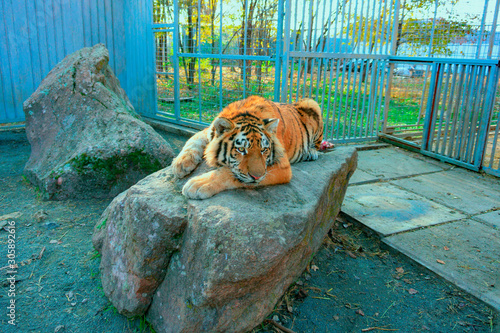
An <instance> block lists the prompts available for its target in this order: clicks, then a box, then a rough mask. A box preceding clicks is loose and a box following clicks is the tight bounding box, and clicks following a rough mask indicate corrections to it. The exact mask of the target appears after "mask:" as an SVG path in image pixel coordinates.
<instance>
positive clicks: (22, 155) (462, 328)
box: [0, 130, 500, 333]
mask: <svg viewBox="0 0 500 333" xmlns="http://www.w3.org/2000/svg"><path fill="white" fill-rule="evenodd" d="M162 135H164V136H165V137H166V138H167V139H168V140H169V141H170V142H171V143H172V144H173V145H174V146H175V149H176V150H177V151H178V149H179V147H181V146H182V144H183V142H184V140H185V138H182V137H176V136H173V135H169V134H165V133H162ZM29 154H30V147H29V143H28V142H27V139H26V135H25V133H24V131H23V130H19V131H16V132H13V131H1V132H0V216H3V215H5V214H12V213H15V214H14V215H13V216H12V217H11V218H10V219H9V220H8V221H14V222H15V226H14V227H13V228H11V229H8V227H9V225H7V226H5V228H4V229H1V230H0V253H2V254H1V256H0V258H1V259H0V267H1V268H0V276H2V279H1V281H2V287H1V288H2V290H1V292H0V309H1V310H0V311H1V312H3V313H0V331H1V332H113V333H115V332H151V331H152V330H151V328H150V327H149V325H148V323H147V322H146V321H145V320H144V318H135V319H127V318H125V317H123V316H121V315H120V314H118V313H117V312H116V310H115V308H114V307H113V305H112V304H111V303H110V302H109V301H108V300H107V298H106V297H105V296H104V293H103V291H102V288H101V284H100V277H99V258H98V257H97V256H96V251H95V250H94V249H93V247H92V243H91V237H92V231H93V227H94V223H95V222H96V221H97V219H98V217H99V216H100V214H101V213H102V212H103V210H104V209H105V208H106V206H107V205H108V204H109V202H110V201H111V199H108V200H85V201H79V200H67V201H62V202H54V201H43V200H42V199H41V196H40V193H39V192H38V191H37V189H35V188H34V187H33V186H31V185H30V184H29V183H28V182H27V181H26V180H25V179H24V177H23V174H22V170H23V167H24V164H25V163H26V161H27V160H28V158H29ZM0 223H1V222H0ZM12 229H14V234H15V260H16V263H17V264H18V266H19V268H18V269H17V270H16V273H8V271H9V268H6V266H7V260H8V258H7V251H8V245H9V243H8V242H9V238H8V235H9V234H12V233H13V232H12ZM7 230H11V231H10V232H9V231H7ZM11 238H12V237H11ZM11 276H14V278H15V284H11V283H10V282H11V281H12V280H10V279H8V278H10V277H11ZM11 292H15V297H11V296H9V293H11ZM12 299H15V323H16V326H13V325H11V324H9V323H8V322H9V320H10V318H9V317H8V313H9V312H8V311H9V309H7V306H9V304H10V302H11V300H12ZM268 320H272V321H274V322H275V323H277V324H278V325H282V326H284V327H286V328H288V329H291V330H293V331H294V332H341V333H342V332H388V331H389V332H499V331H500V326H499V323H498V314H497V313H495V312H494V311H493V310H492V309H490V308H489V307H487V306H486V305H485V304H483V303H482V302H480V301H478V300H477V299H475V298H473V297H471V296H469V295H468V294H466V293H465V292H463V291H461V290H459V289H457V288H455V287H454V286H453V285H450V284H449V283H447V282H446V281H444V280H442V279H441V278H439V277H437V276H436V275H434V274H433V273H432V272H430V271H428V270H426V269H424V268H422V267H420V266H419V265H417V264H415V263H413V262H412V261H410V260H409V259H407V258H406V257H404V256H403V255H400V254H398V253H394V252H391V251H389V250H388V249H387V248H384V247H383V246H382V245H381V244H380V243H379V241H378V239H377V238H376V237H374V236H372V235H370V234H368V233H367V231H365V230H364V229H362V228H361V227H359V226H358V225H357V224H356V223H353V222H352V221H348V220H343V219H340V221H337V222H336V223H335V227H334V229H333V230H332V232H331V233H330V235H329V236H328V237H327V238H326V239H325V242H324V246H323V247H322V249H321V250H320V251H319V252H318V253H317V255H316V256H315V257H314V258H313V260H312V262H311V264H310V265H309V267H308V270H306V271H305V272H304V274H303V275H302V276H301V277H300V279H299V280H298V281H297V282H296V283H295V285H293V286H292V287H291V288H290V290H289V291H288V293H287V294H286V295H285V297H284V298H283V299H282V301H281V302H280V303H279V304H278V305H277V306H276V310H275V311H274V312H273V313H272V314H271V315H270V316H269V317H268ZM253 332H254V333H256V332H280V330H279V329H278V328H277V327H276V325H274V324H273V323H269V322H264V323H263V324H261V325H259V326H258V327H257V328H256V329H254V331H253Z"/></svg>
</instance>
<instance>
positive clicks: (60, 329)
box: [54, 325, 64, 333]
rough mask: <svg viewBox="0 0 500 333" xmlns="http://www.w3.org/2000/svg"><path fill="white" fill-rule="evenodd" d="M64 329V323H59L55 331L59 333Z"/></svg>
mask: <svg viewBox="0 0 500 333" xmlns="http://www.w3.org/2000/svg"><path fill="white" fill-rule="evenodd" d="M62 330H64V325H58V326H57V327H56V328H55V330H54V333H57V332H59V331H62Z"/></svg>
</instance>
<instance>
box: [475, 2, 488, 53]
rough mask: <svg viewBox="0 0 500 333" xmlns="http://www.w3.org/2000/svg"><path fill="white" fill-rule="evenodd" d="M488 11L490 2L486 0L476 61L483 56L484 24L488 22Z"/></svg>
mask: <svg viewBox="0 0 500 333" xmlns="http://www.w3.org/2000/svg"><path fill="white" fill-rule="evenodd" d="M487 11H488V0H484V9H483V18H482V19H481V29H480V30H479V38H478V39H477V50H476V59H479V57H480V55H481V44H482V41H483V34H484V23H485V21H486V12H487Z"/></svg>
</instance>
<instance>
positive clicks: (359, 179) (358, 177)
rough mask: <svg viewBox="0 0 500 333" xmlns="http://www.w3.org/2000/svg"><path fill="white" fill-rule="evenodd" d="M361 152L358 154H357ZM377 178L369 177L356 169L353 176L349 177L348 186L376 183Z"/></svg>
mask: <svg viewBox="0 0 500 333" xmlns="http://www.w3.org/2000/svg"><path fill="white" fill-rule="evenodd" d="M359 153H361V152H358V154H359ZM378 180H379V178H377V177H374V176H372V175H370V174H369V173H367V172H364V171H363V170H360V169H357V170H356V172H355V173H354V175H352V177H351V181H350V182H349V184H364V183H371V182H376V181H378Z"/></svg>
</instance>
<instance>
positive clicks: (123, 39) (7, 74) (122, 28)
mask: <svg viewBox="0 0 500 333" xmlns="http://www.w3.org/2000/svg"><path fill="white" fill-rule="evenodd" d="M151 15H152V9H151V2H150V1H148V0H115V1H113V0H2V1H0V123H10V122H17V121H23V120H24V112H23V108H22V103H23V101H24V100H26V99H27V98H28V97H29V96H30V95H31V94H32V93H33V92H34V91H35V90H36V88H37V87H38V85H39V84H40V82H41V81H42V79H43V78H44V77H45V76H46V75H47V74H48V73H49V71H50V70H51V69H52V68H53V67H54V66H55V65H56V64H57V63H58V62H59V61H61V60H62V59H63V58H64V57H65V56H66V55H68V54H70V53H72V52H74V51H76V50H78V49H80V48H82V47H88V46H93V45H95V44H97V43H103V44H105V45H106V47H107V48H108V50H109V54H110V65H111V68H112V69H113V70H114V72H115V74H116V75H117V76H118V78H119V80H120V82H121V84H122V87H123V88H124V89H125V91H126V92H127V94H128V96H129V98H130V100H131V102H132V104H133V105H134V107H135V108H136V110H137V111H138V112H140V113H142V114H148V113H150V110H154V103H155V99H154V90H155V82H154V51H153V41H152V37H151V36H149V35H148V32H149V28H150V25H151V21H152V19H151ZM148 62H149V63H148ZM152 73H153V74H152Z"/></svg>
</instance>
